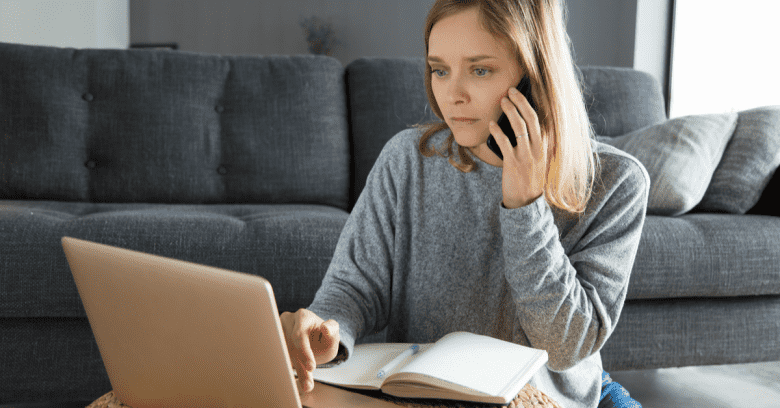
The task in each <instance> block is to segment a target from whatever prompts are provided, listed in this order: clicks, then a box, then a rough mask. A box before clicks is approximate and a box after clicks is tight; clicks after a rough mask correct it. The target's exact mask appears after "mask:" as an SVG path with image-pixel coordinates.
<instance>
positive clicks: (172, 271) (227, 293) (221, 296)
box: [62, 237, 397, 408]
mask: <svg viewBox="0 0 780 408" xmlns="http://www.w3.org/2000/svg"><path fill="white" fill-rule="evenodd" d="M62 246H63V249H64V251H65V255H66V257H67V259H68V264H69V265H70V269H71V272H72V274H73V279H74V280H75V282H76V287H77V289H78V292H79V296H81V301H82V303H83V305H84V309H85V310H86V312H87V318H88V319H89V324H90V326H91V328H92V333H93V334H94V336H95V340H96V342H97V345H98V348H99V350H100V355H101V357H102V358H103V363H104V365H105V368H106V372H107V373H108V378H109V380H110V381H111V387H112V389H113V392H114V395H115V396H116V397H117V398H118V399H119V400H120V401H122V403H124V404H125V405H129V406H131V407H133V408H146V407H278V408H300V407H301V406H306V407H311V408H320V407H369V406H372V407H375V406H387V407H390V406H392V407H397V405H395V404H392V403H390V402H388V401H382V400H378V399H375V398H370V397H368V396H365V395H361V394H356V393H352V392H348V391H344V390H341V389H338V388H334V387H330V386H327V385H325V384H321V383H317V384H315V386H314V391H313V392H311V393H308V394H305V395H304V397H303V400H301V397H300V396H299V395H298V391H297V387H296V384H295V374H294V371H293V369H292V365H291V364H290V361H289V358H288V354H287V345H286V343H285V341H284V333H283V331H282V326H281V322H280V320H279V312H278V311H277V308H276V301H275V299H274V294H273V290H272V288H271V284H270V283H269V282H268V281H267V280H266V279H264V278H262V277H259V276H254V275H250V274H245V273H239V272H233V271H229V270H225V269H220V268H214V267H210V266H205V265H199V264H195V263H190V262H184V261H179V260H175V259H170V258H165V257H161V256H156V255H150V254H145V253H142V252H136V251H131V250H127V249H121V248H117V247H112V246H108V245H103V244H98V243H94V242H89V241H84V240H79V239H75V238H69V237H64V238H62ZM98 397H99V395H97V396H95V398H96V399H97V398H98ZM302 403H303V404H302Z"/></svg>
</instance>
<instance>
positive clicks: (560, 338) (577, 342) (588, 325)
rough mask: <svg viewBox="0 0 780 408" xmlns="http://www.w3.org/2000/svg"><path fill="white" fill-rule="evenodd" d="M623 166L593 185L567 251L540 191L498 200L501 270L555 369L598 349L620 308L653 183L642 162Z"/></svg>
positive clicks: (529, 331)
mask: <svg viewBox="0 0 780 408" xmlns="http://www.w3.org/2000/svg"><path fill="white" fill-rule="evenodd" d="M614 162H615V161H614V160H613V163H614ZM623 164H625V165H623V166H618V169H613V170H614V171H611V174H609V175H608V177H606V178H605V179H604V183H603V185H602V187H601V188H599V187H596V188H594V193H593V194H594V196H593V197H592V198H591V200H590V202H589V205H588V207H589V208H588V210H587V211H586V214H584V216H583V217H582V218H581V219H586V220H588V219H589V220H591V221H590V223H589V224H588V225H585V226H582V228H580V230H581V231H582V232H581V236H580V237H579V240H578V241H577V242H576V244H574V246H573V247H572V249H571V250H570V253H569V254H568V255H567V254H565V253H564V248H563V245H562V243H561V240H560V239H561V238H560V237H559V232H558V228H557V227H556V225H555V224H554V222H553V213H552V210H551V208H550V206H549V205H548V203H547V201H546V199H545V197H544V195H542V196H541V197H539V198H538V199H537V200H536V201H534V202H532V203H531V204H529V205H527V206H525V207H521V208H517V209H511V210H510V209H506V208H505V207H503V206H501V209H500V220H501V233H502V236H503V242H504V244H503V249H502V251H503V256H504V260H505V266H504V271H505V275H506V279H507V283H508V284H509V286H510V287H511V291H512V296H513V298H514V300H515V305H516V307H517V318H518V321H519V323H520V325H521V326H522V329H523V331H524V332H525V334H526V336H527V337H528V340H529V342H530V343H531V346H532V347H535V348H540V349H544V350H547V352H548V355H549V361H548V364H547V365H548V367H549V368H550V369H551V370H553V371H563V370H566V369H568V368H571V367H573V366H574V365H576V364H577V363H579V362H580V361H582V360H583V359H585V358H587V357H589V356H590V355H592V354H593V353H595V352H597V351H599V350H600V349H601V347H603V346H604V343H605V342H606V340H607V339H608V338H609V336H610V335H611V333H612V331H613V330H614V328H615V325H616V324H617V321H618V318H619V316H620V312H621V310H622V308H623V303H624V301H625V298H626V293H627V289H628V281H629V275H630V273H631V269H632V267H633V264H634V259H635V257H636V252H637V249H638V246H639V240H640V237H641V232H642V228H643V226H644V221H645V209H646V207H647V197H648V194H649V187H650V180H649V176H648V175H647V171H646V170H645V169H644V167H642V165H641V163H639V162H637V161H635V160H625V161H623ZM618 170H620V171H618ZM602 174H603V173H602ZM596 184H597V185H598V184H599V183H598V181H597V183H596Z"/></svg>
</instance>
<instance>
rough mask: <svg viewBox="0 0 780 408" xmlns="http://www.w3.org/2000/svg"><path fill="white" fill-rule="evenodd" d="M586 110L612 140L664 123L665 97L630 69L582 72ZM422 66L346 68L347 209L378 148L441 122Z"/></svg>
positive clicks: (398, 61) (374, 63) (380, 61)
mask: <svg viewBox="0 0 780 408" xmlns="http://www.w3.org/2000/svg"><path fill="white" fill-rule="evenodd" d="M580 71H581V72H582V86H583V88H584V91H583V93H584V97H585V105H586V107H587V109H588V115H589V117H590V121H591V123H592V124H593V130H594V132H595V133H596V134H597V135H600V136H616V135H622V134H625V133H628V132H630V131H632V130H636V129H639V128H642V127H645V126H649V125H653V124H656V123H660V122H663V121H664V120H666V110H665V104H664V98H663V94H662V93H661V87H660V85H659V83H658V81H656V80H655V78H653V77H652V76H651V75H650V74H648V73H645V72H641V71H637V70H634V69H630V68H616V67H594V66H591V67H582V68H580ZM425 75H427V74H426V73H425V60H424V59H423V58H422V57H419V58H386V57H369V58H360V59H357V60H355V61H353V62H352V63H350V64H349V65H347V67H346V81H347V90H348V92H349V106H350V108H349V115H350V116H349V118H350V125H351V129H350V133H351V136H352V144H353V149H354V160H353V168H352V175H353V179H352V183H353V186H354V188H353V189H352V197H351V201H350V202H351V203H354V202H355V201H356V200H357V197H358V196H359V195H360V192H361V191H362V190H363V187H364V186H365V181H366V178H367V177H368V173H369V172H370V171H371V167H372V166H373V165H374V162H375V161H376V159H377V157H379V153H380V152H381V151H382V147H383V146H384V145H385V143H386V142H387V141H388V140H389V139H390V138H392V137H393V135H395V134H396V133H398V132H400V131H402V130H404V129H406V128H408V127H411V126H412V125H415V124H424V123H426V122H431V121H436V122H438V121H440V119H438V118H437V117H436V115H434V114H433V111H432V110H431V107H430V104H429V103H428V98H427V95H426V93H425V82H424V80H425Z"/></svg>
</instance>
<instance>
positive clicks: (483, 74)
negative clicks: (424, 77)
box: [431, 68, 490, 78]
mask: <svg viewBox="0 0 780 408" xmlns="http://www.w3.org/2000/svg"><path fill="white" fill-rule="evenodd" d="M478 71H480V72H482V74H481V75H480V74H477V76H478V77H480V78H483V77H486V76H487V74H488V73H489V72H490V70H489V69H487V68H475V69H474V72H478ZM441 72H446V71H442V70H440V69H432V70H431V74H434V75H436V76H437V77H439V78H441V77H442V74H441Z"/></svg>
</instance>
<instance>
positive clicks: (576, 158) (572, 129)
mask: <svg viewBox="0 0 780 408" xmlns="http://www.w3.org/2000/svg"><path fill="white" fill-rule="evenodd" d="M472 7H477V8H478V9H479V15H480V24H481V25H482V27H484V28H485V29H486V30H487V31H488V32H490V33H491V34H492V35H493V36H494V37H496V38H500V39H504V40H506V41H507V42H508V43H509V44H510V46H511V47H512V49H513V51H514V53H515V57H516V58H517V61H518V62H519V63H520V66H521V67H522V68H523V70H524V72H525V73H526V74H527V75H528V76H529V77H530V79H531V89H532V97H533V99H534V101H535V102H536V105H537V116H538V117H539V125H540V128H541V130H542V134H543V136H545V137H553V138H554V141H553V142H554V143H553V149H552V152H551V158H550V161H549V163H548V168H547V175H546V178H547V180H546V184H545V191H544V196H545V198H546V199H547V202H548V203H549V204H550V205H553V206H555V207H558V208H560V209H562V210H565V211H568V212H570V213H577V214H582V213H583V212H584V211H585V207H586V205H587V203H588V200H589V199H590V196H591V192H592V190H593V182H594V176H595V174H597V172H598V171H599V170H598V169H597V167H599V166H600V164H599V160H598V156H596V155H595V154H594V153H593V151H592V148H591V142H590V140H591V138H592V137H593V136H592V134H593V130H592V128H591V124H590V120H589V118H588V112H587V110H586V109H585V102H584V99H583V94H582V90H581V88H580V81H579V79H580V78H581V73H580V72H579V70H578V69H577V67H576V66H575V65H574V62H573V59H572V55H571V48H570V47H571V43H570V40H569V36H568V34H567V33H566V30H565V27H566V25H565V18H566V16H565V14H564V13H565V7H562V6H561V4H560V3H559V0H437V1H436V3H435V4H434V5H433V7H432V8H431V10H430V11H429V13H428V17H427V19H426V22H425V54H426V55H428V40H429V38H430V36H431V29H432V28H433V26H434V24H436V22H438V21H439V20H441V19H442V18H445V17H448V16H450V15H453V14H455V13H458V12H461V11H464V10H467V9H470V8H472ZM425 65H426V70H425V90H426V92H427V94H428V102H429V103H430V106H431V108H432V110H433V112H434V113H435V114H436V116H437V117H439V119H441V120H442V122H431V123H426V124H422V125H420V124H418V125H414V127H415V128H418V129H422V130H423V135H422V137H421V138H420V142H419V150H420V153H421V154H422V155H423V156H425V157H431V156H433V155H434V154H438V155H440V156H442V157H448V158H449V160H448V161H449V162H450V164H452V165H453V166H454V167H455V168H457V169H458V170H460V171H462V172H464V173H468V172H471V171H472V170H474V169H476V167H477V163H476V162H475V161H474V160H473V159H472V157H471V156H470V153H469V151H468V150H467V149H466V148H465V147H463V146H458V147H457V149H458V156H459V158H460V162H457V161H455V160H454V158H453V157H452V148H453V142H454V141H455V137H454V135H453V134H452V131H450V134H449V136H448V137H447V139H446V140H445V141H444V144H443V145H442V147H441V150H440V151H437V150H434V149H432V148H431V147H430V146H428V141H429V139H430V138H431V137H432V136H433V135H434V134H436V133H438V132H440V131H443V130H446V129H449V126H448V125H447V124H446V123H445V122H444V116H443V115H442V113H441V110H440V109H439V106H438V104H437V103H436V98H435V96H434V94H433V89H432V88H431V74H430V72H431V66H430V64H428V62H426V63H425ZM445 152H446V153H445Z"/></svg>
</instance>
